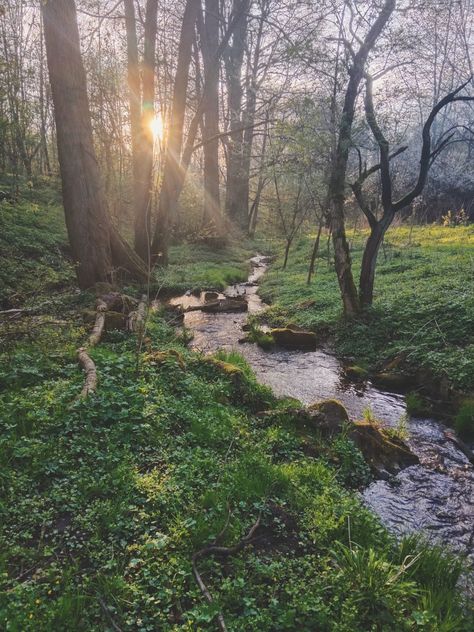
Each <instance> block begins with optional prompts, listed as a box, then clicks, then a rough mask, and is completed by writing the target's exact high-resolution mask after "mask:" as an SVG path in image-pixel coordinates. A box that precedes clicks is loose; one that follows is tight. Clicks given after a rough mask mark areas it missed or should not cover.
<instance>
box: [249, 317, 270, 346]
mask: <svg viewBox="0 0 474 632" xmlns="http://www.w3.org/2000/svg"><path fill="white" fill-rule="evenodd" d="M246 339H247V341H248V342H253V343H255V344H257V345H258V346H259V347H261V348H262V349H265V350H269V349H272V348H273V347H274V346H275V340H274V339H273V336H272V335H271V334H270V333H267V332H265V331H262V329H261V328H260V327H259V326H258V325H257V324H256V323H254V322H251V323H250V330H249V332H248V333H247V336H246Z"/></svg>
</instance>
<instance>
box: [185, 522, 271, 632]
mask: <svg viewBox="0 0 474 632" xmlns="http://www.w3.org/2000/svg"><path fill="white" fill-rule="evenodd" d="M229 519H230V514H229V516H228V518H227V522H226V524H225V526H224V528H223V530H222V531H221V533H220V534H219V535H218V536H217V538H216V539H215V541H214V543H213V544H211V545H209V546H206V547H204V548H203V549H201V550H200V551H197V552H196V553H194V555H193V557H192V566H193V574H194V578H195V579H196V582H197V585H198V586H199V590H200V591H201V593H202V594H203V595H204V597H205V598H206V600H207V602H208V603H209V604H213V603H214V598H213V596H212V595H211V593H210V592H209V589H208V587H207V586H206V584H205V583H204V581H203V579H202V577H201V574H200V573H199V570H198V567H197V562H198V560H200V559H202V558H204V557H209V556H211V555H220V556H223V557H228V556H230V555H236V554H237V553H239V551H241V550H242V549H244V548H245V547H246V546H247V545H248V544H251V543H252V540H253V537H254V535H255V532H256V531H257V529H258V528H259V526H260V519H261V514H259V516H258V518H257V521H256V522H255V524H254V525H253V527H252V528H251V529H250V531H249V532H248V533H247V535H246V536H244V537H243V538H242V539H241V540H239V541H238V542H237V544H235V545H234V546H230V547H227V546H219V545H218V544H217V543H218V542H219V540H220V539H221V538H222V536H223V535H224V533H225V531H226V529H227V527H228V525H229ZM217 626H218V628H219V630H220V631H221V632H228V631H227V626H226V623H225V619H224V615H223V614H222V612H218V613H217Z"/></svg>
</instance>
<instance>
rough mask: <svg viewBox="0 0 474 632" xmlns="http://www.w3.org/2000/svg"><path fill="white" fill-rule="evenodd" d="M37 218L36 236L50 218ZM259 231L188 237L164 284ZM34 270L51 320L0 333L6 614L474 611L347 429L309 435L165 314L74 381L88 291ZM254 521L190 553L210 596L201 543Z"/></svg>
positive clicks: (414, 624)
mask: <svg viewBox="0 0 474 632" xmlns="http://www.w3.org/2000/svg"><path fill="white" fill-rule="evenodd" d="M51 212H52V211H51ZM29 217H30V221H32V222H36V219H32V218H31V216H29ZM23 219H24V218H23V217H22V218H20V220H19V222H18V226H19V228H18V230H19V233H20V234H21V233H22V230H23ZM34 227H35V230H36V231H37V232H38V233H39V234H40V237H39V239H38V241H37V243H38V244H39V245H41V244H44V243H45V242H44V241H43V239H42V237H41V231H44V232H45V234H46V232H47V231H46V225H45V224H41V223H40V224H39V225H37V224H36V223H34ZM10 230H11V234H12V235H13V237H12V241H15V240H16V239H17V236H16V235H15V230H16V228H15V222H13V223H12V225H11V226H10ZM60 234H61V233H60V232H58V235H60ZM58 239H59V237H58ZM252 246H253V244H249V245H248V246H247V245H245V246H244V247H242V246H238V247H237V246H233V245H232V244H230V245H229V246H228V251H227V255H226V252H225V251H221V252H218V253H215V252H213V249H212V248H209V247H205V246H201V247H199V248H195V247H193V248H192V249H191V248H190V247H189V248H188V247H187V246H181V247H180V248H179V249H178V248H177V249H175V251H174V252H175V253H176V263H174V262H173V261H172V263H171V265H170V272H169V273H168V274H169V277H168V280H167V281H166V280H165V283H163V280H164V277H162V278H161V279H160V280H159V282H160V283H161V285H162V286H163V287H165V288H167V289H168V290H169V291H171V290H172V289H173V288H174V289H176V290H178V289H179V290H180V291H182V290H183V289H185V286H184V281H183V279H189V278H193V274H195V277H194V278H195V280H196V287H199V288H201V287H212V286H213V284H214V283H215V282H216V277H215V276H214V275H215V273H216V270H218V271H219V274H221V275H222V276H220V281H219V283H222V284H224V283H226V282H229V281H228V278H227V277H226V276H225V275H227V273H228V270H229V269H231V268H233V269H234V270H235V278H241V277H240V276H239V275H244V274H246V270H247V268H248V263H246V260H247V258H248V254H249V252H250V249H251V247H252ZM260 246H262V244H260ZM38 247H40V246H38ZM40 256H42V253H40ZM62 256H63V257H65V256H67V253H63V254H62ZM226 256H227V257H228V258H227V259H226ZM224 261H228V262H229V266H228V267H227V266H225V265H221V264H220V262H224ZM174 266H177V267H176V268H174ZM232 274H234V273H232ZM270 274H271V275H272V274H274V273H273V272H271V273H270ZM38 283H39V285H38V287H37V288H36V289H35V290H34V291H33V292H32V294H31V299H30V300H31V301H33V304H35V302H37V303H39V304H42V305H45V306H44V307H43V310H42V318H43V319H44V322H42V326H40V327H39V326H38V327H37V328H36V329H35V330H34V331H35V333H34V336H31V335H29V334H28V331H25V323H23V324H22V325H21V326H20V325H18V330H17V331H13V330H12V327H11V326H10V328H9V329H8V331H7V330H6V329H5V328H3V329H2V332H1V333H2V338H1V340H2V351H3V353H2V356H1V360H0V426H1V431H0V460H1V463H0V525H1V527H0V578H1V592H0V627H1V628H2V629H6V630H13V631H18V632H20V631H21V632H23V631H29V630H35V631H37V630H40V631H42V630H45V631H46V630H52V629H54V630H68V631H69V630H84V631H89V630H104V631H105V630H116V629H117V628H119V629H121V630H127V631H135V630H214V629H216V617H217V615H218V613H219V612H221V613H222V614H223V616H225V621H226V624H227V626H228V629H229V630H259V631H261V630H268V631H270V630H275V629H278V630H288V631H290V630H294V629H300V630H308V631H310V630H314V629H315V628H316V629H319V630H328V631H333V630H334V631H336V630H337V631H338V632H339V631H340V632H342V631H347V632H349V630H351V631H354V630H360V631H361V632H362V631H364V632H365V631H366V630H433V631H434V630H468V629H470V625H471V621H470V619H469V616H470V615H469V614H468V613H467V611H466V610H465V609H464V606H463V603H462V596H461V595H460V594H459V591H458V590H457V588H456V584H457V580H458V577H459V574H460V572H461V564H460V562H459V561H456V560H455V559H454V558H451V557H450V556H449V554H447V553H442V552H441V551H437V550H435V549H432V548H430V547H429V546H427V545H425V544H422V543H420V542H419V541H416V540H410V541H408V542H405V543H402V544H397V543H396V541H395V540H394V539H393V538H392V537H391V536H389V534H388V533H387V532H386V531H385V529H384V528H383V527H382V526H381V525H380V523H379V521H378V520H377V519H376V517H375V516H374V515H373V514H372V513H371V512H370V511H368V510H367V509H366V508H364V507H363V505H362V504H361V501H360V500H359V497H358V494H357V490H358V489H359V488H361V487H362V486H364V485H366V484H367V483H368V482H369V481H370V478H371V477H370V471H369V470H368V467H367V465H366V463H365V462H364V460H363V458H362V456H361V453H360V452H359V451H358V450H357V449H356V447H355V446H354V444H353V443H352V442H351V441H350V440H349V439H348V438H347V437H346V436H345V434H344V433H343V434H341V435H339V436H337V437H336V438H335V439H334V440H331V441H329V440H322V439H321V437H320V436H318V435H317V434H315V435H314V436H311V437H310V438H309V439H308V436H307V434H305V435H304V436H303V435H301V434H300V432H299V430H298V427H297V424H295V423H294V421H293V420H292V418H291V415H289V414H288V413H287V412H286V411H287V407H288V405H290V408H291V407H293V406H295V402H288V403H286V402H280V401H278V400H276V399H275V397H274V396H273V394H272V393H271V392H270V391H269V390H268V389H267V388H264V387H262V386H260V385H259V384H258V383H257V382H256V380H255V377H254V375H253V373H252V371H251V369H250V367H249V366H248V365H247V364H246V363H245V361H244V360H243V358H241V356H239V354H237V353H231V354H229V353H220V354H218V355H217V356H216V357H215V359H212V358H211V359H210V358H207V357H204V356H202V355H199V354H196V353H194V352H190V351H189V350H188V349H187V347H186V340H187V336H186V334H182V333H181V332H179V331H177V330H175V329H174V328H172V327H171V326H170V325H168V324H167V322H166V320H165V314H162V313H161V312H156V313H154V314H153V315H152V317H151V319H150V320H149V322H148V327H147V331H146V336H145V337H144V338H143V339H142V340H141V342H140V344H139V340H138V339H137V337H136V336H134V335H131V334H129V333H125V332H121V331H110V332H109V333H108V334H107V335H106V337H105V338H104V340H103V341H102V343H101V344H100V346H99V347H97V348H95V349H94V350H93V351H91V355H92V357H93V359H94V361H95V363H96V365H97V368H98V373H99V387H98V391H97V393H96V394H94V395H91V396H90V397H89V398H87V399H86V400H84V399H81V398H80V397H79V393H80V391H81V386H82V381H83V375H82V373H81V371H80V369H79V367H78V365H77V360H76V349H77V347H78V346H80V345H81V344H83V341H84V340H85V338H86V336H87V333H88V329H89V327H90V326H89V325H86V324H85V323H84V322H83V320H82V317H81V312H82V310H83V309H84V308H89V309H90V308H91V307H92V306H93V303H94V297H93V295H92V294H90V293H87V292H86V293H81V294H79V293H76V292H75V291H74V288H73V287H70V286H69V287H68V286H65V287H64V291H63V292H62V293H58V294H55V295H54V299H53V298H51V297H49V296H48V293H47V292H46V293H45V286H44V285H43V284H42V282H38ZM166 283H168V285H166ZM180 283H182V284H183V285H179V284H180ZM219 283H217V285H218V286H219V287H221V285H219ZM132 290H133V288H132V289H131V291H132ZM139 290H140V289H139V288H135V290H134V291H136V292H138V291H139ZM32 318H33V317H32ZM49 319H52V320H53V322H52V323H49V324H48V320H49ZM27 322H28V325H29V326H35V327H36V325H37V323H36V321H31V322H30V321H27ZM58 323H59V324H58ZM26 329H27V328H26ZM262 411H267V413H268V411H273V412H272V414H271V415H268V414H266V415H263V416H262V415H261V414H260V413H261V412H262ZM257 522H258V523H259V525H258V529H257V530H256V531H255V540H254V541H253V542H252V543H251V544H250V545H249V546H246V547H244V548H242V550H240V551H238V552H237V553H236V554H235V555H229V556H226V557H224V558H221V557H219V556H203V557H201V558H199V562H198V564H199V573H200V574H201V577H202V578H204V581H205V583H206V586H207V587H208V589H209V591H210V593H211V595H212V596H213V598H214V603H213V604H209V603H208V602H207V601H206V599H205V597H204V596H203V594H202V593H201V591H200V589H199V587H198V585H197V583H196V581H195V577H194V574H193V562H192V561H193V555H196V554H197V553H198V552H199V551H202V550H203V549H205V548H206V547H208V546H209V545H210V544H211V543H212V542H213V541H214V540H215V539H216V537H217V536H218V534H219V533H221V532H223V535H222V538H221V540H222V541H221V544H222V546H227V547H232V546H234V545H236V544H237V543H239V542H241V541H242V538H244V537H245V535H246V534H247V533H248V532H249V530H250V529H251V528H252V526H255V524H256V523H257ZM224 527H226V528H225V529H224ZM436 551H437V552H436ZM430 560H432V562H431V561H430ZM430 564H432V568H431V567H430V566H429V565H430Z"/></svg>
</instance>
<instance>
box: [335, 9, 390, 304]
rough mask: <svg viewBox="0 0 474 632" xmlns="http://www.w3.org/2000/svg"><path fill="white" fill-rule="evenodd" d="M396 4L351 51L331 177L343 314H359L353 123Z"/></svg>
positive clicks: (382, 14)
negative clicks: (352, 221)
mask: <svg viewBox="0 0 474 632" xmlns="http://www.w3.org/2000/svg"><path fill="white" fill-rule="evenodd" d="M395 5H396V0H386V1H385V2H384V4H383V6H382V8H381V10H380V13H379V14H378V16H377V18H376V20H375V21H374V22H373V24H372V25H371V26H370V28H369V30H368V32H367V34H366V36H365V38H364V39H363V40H359V49H358V50H357V52H354V51H352V50H351V51H350V55H351V67H350V69H349V81H348V84H347V88H346V93H345V97H344V106H343V110H342V116H341V122H340V125H339V132H338V141H337V148H336V155H335V159H334V164H333V165H332V173H331V178H330V194H329V199H330V202H331V227H332V239H333V244H334V260H335V267H336V273H337V278H338V281H339V288H340V291H341V296H342V302H343V305H344V312H345V313H346V314H347V315H348V316H350V315H352V314H355V313H357V312H358V311H359V307H360V304H359V297H358V294H357V288H356V285H355V283H354V278H353V275H352V265H351V256H350V252H349V245H348V243H347V238H346V229H345V220H344V202H345V198H346V194H345V187H346V174H347V163H348V159H349V149H350V147H351V144H352V137H351V136H352V125H353V122H354V114H355V105H356V100H357V95H358V92H359V86H360V83H361V81H362V79H363V77H364V73H365V66H366V63H367V59H368V57H369V54H370V52H371V50H372V49H373V47H374V46H375V44H376V42H377V39H378V38H379V37H380V35H381V33H382V31H383V29H384V27H385V26H386V24H387V22H388V21H389V19H390V17H391V15H392V13H393V11H394V9H395Z"/></svg>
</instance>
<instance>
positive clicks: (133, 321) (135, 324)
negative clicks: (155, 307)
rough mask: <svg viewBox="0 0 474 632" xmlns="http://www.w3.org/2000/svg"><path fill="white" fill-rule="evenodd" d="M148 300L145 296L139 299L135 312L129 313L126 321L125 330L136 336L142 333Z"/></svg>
mask: <svg viewBox="0 0 474 632" xmlns="http://www.w3.org/2000/svg"><path fill="white" fill-rule="evenodd" d="M147 303H148V298H147V296H146V295H145V294H143V296H142V297H141V299H140V303H139V304H138V307H137V309H136V310H135V311H133V312H130V314H129V316H128V320H127V329H128V330H129V331H133V332H136V333H138V334H141V333H143V330H144V327H145V320H146V308H147Z"/></svg>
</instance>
